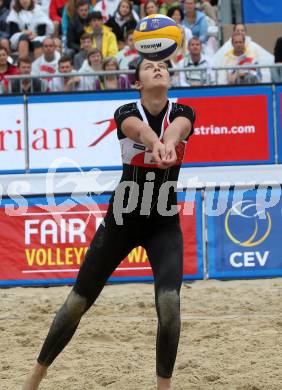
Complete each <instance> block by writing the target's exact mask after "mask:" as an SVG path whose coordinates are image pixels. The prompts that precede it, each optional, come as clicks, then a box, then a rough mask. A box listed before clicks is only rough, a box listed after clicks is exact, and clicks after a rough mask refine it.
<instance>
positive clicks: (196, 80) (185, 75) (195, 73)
mask: <svg viewBox="0 0 282 390" xmlns="http://www.w3.org/2000/svg"><path fill="white" fill-rule="evenodd" d="M188 50H189V53H188V54H187V55H186V56H185V58H184V59H183V60H182V61H180V62H179V68H189V70H187V71H181V72H179V86H180V87H185V86H198V85H207V84H210V83H211V82H212V81H213V75H212V70H211V62H210V60H209V58H208V57H206V56H205V55H204V54H203V53H202V42H201V41H200V39H199V38H197V37H193V38H191V39H190V41H189V43H188ZM203 68H206V70H203V71H201V70H200V69H203Z"/></svg>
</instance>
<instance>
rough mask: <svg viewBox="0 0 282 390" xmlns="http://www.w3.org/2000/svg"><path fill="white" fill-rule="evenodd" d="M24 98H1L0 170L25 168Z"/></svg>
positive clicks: (9, 170) (3, 171)
mask: <svg viewBox="0 0 282 390" xmlns="http://www.w3.org/2000/svg"><path fill="white" fill-rule="evenodd" d="M23 103H24V102H23V98H19V97H16V98H6V97H3V98H1V100H0V118H1V120H0V172H1V173H5V172H6V171H7V172H11V171H21V170H24V169H25V136H24V104H23Z"/></svg>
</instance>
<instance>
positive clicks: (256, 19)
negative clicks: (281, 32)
mask: <svg viewBox="0 0 282 390" xmlns="http://www.w3.org/2000/svg"><path fill="white" fill-rule="evenodd" d="M243 16H244V23H246V24H247V23H282V7H281V0H271V1H264V0H243Z"/></svg>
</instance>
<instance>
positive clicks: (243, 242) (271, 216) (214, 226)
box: [205, 187, 282, 279]
mask: <svg viewBox="0 0 282 390" xmlns="http://www.w3.org/2000/svg"><path fill="white" fill-rule="evenodd" d="M205 204H206V214H207V235H208V247H207V257H208V277H209V278H227V279H229V278H255V277H272V276H282V252H281V222H282V215H281V206H282V201H281V189H280V187H279V188H276V189H275V188H272V189H270V188H264V189H257V190H244V189H242V190H235V191H220V193H219V192H217V193H215V192H214V191H207V192H206V198H205ZM212 205H213V206H212ZM215 205H216V207H215Z"/></svg>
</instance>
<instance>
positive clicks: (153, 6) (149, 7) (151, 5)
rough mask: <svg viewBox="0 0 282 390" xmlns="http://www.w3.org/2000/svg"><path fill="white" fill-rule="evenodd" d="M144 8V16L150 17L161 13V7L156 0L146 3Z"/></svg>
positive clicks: (149, 0)
mask: <svg viewBox="0 0 282 390" xmlns="http://www.w3.org/2000/svg"><path fill="white" fill-rule="evenodd" d="M141 6H142V4H141ZM142 8H144V10H143V13H144V16H149V15H154V14H158V13H159V5H158V3H156V2H155V0H148V1H146V3H144V4H143V7H142ZM141 15H142V14H141Z"/></svg>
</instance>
